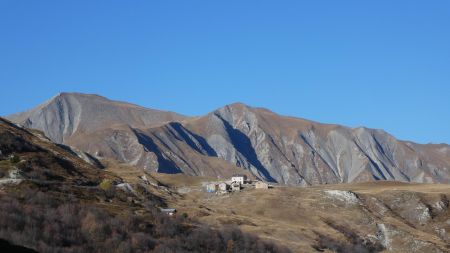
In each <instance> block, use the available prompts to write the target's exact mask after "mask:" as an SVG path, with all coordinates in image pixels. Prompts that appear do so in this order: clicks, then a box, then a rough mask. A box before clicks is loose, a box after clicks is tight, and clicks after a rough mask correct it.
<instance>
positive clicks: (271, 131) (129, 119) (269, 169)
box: [9, 93, 450, 185]
mask: <svg viewBox="0 0 450 253" xmlns="http://www.w3.org/2000/svg"><path fill="white" fill-rule="evenodd" d="M63 94H64V95H62V96H63V97H68V99H65V100H63V101H61V102H60V101H59V100H57V99H56V100H51V101H50V103H48V104H45V103H44V104H45V106H47V107H49V108H51V109H47V110H46V109H45V108H44V107H42V106H38V107H36V108H35V109H32V110H30V111H28V112H26V113H22V114H16V115H13V116H11V117H9V119H11V120H12V121H15V122H16V123H19V124H23V125H25V126H26V127H30V128H36V129H39V130H42V131H43V132H44V133H45V134H46V135H47V136H48V137H49V138H50V139H52V140H53V141H56V142H59V143H63V144H67V145H70V146H75V147H76V148H79V149H80V150H82V151H85V152H87V153H90V154H91V155H93V156H95V157H97V158H108V159H115V160H118V161H120V162H123V163H127V164H130V165H134V166H138V167H140V168H143V169H147V170H151V171H160V172H166V173H179V172H184V173H187V174H190V175H202V176H214V177H225V176H228V175H229V174H230V173H232V172H237V171H248V172H250V173H251V174H253V175H254V176H255V177H257V178H260V179H263V180H267V181H272V182H278V183H284V184H298V185H316V184H328V183H344V182H360V181H372V180H396V181H406V182H440V183H449V182H450V146H448V145H446V144H417V143H414V142H410V141H400V140H397V139H396V138H395V137H394V136H392V135H390V134H389V133H387V132H386V131H384V130H382V129H370V128H367V127H356V128H350V127H346V126H342V125H337V124H323V123H319V122H315V121H310V120H306V119H302V118H296V117H292V116H283V115H280V114H277V113H275V112H272V111H270V110H268V109H266V108H260V107H251V106H248V105H245V104H243V103H240V102H236V103H232V104H229V105H225V106H223V107H220V108H218V109H216V110H214V111H212V112H210V113H208V114H206V115H203V116H196V117H186V116H182V115H179V114H176V113H171V112H163V111H159V110H153V109H147V108H143V107H139V106H135V105H132V104H128V103H123V102H117V101H111V100H108V99H107V98H104V97H100V98H101V100H102V103H104V104H101V105H100V106H99V104H100V103H99V102H98V99H99V98H98V97H99V96H96V95H85V94H81V93H75V94H74V93H69V94H65V93H63ZM86 96H88V97H89V96H94V97H89V99H80V98H79V97H82V98H86ZM74 97H75V98H74ZM77 100H78V102H79V100H82V102H83V105H82V106H83V108H82V109H80V110H79V111H81V112H79V111H77V108H78V107H77V106H78V105H77V104H76V103H77ZM58 103H59V104H58ZM123 104H126V106H125V109H124V106H123ZM55 107H56V108H57V109H54V108H55ZM52 108H53V109H52ZM85 108H88V109H85ZM105 108H106V109H105ZM141 110H142V111H141ZM83 113H84V115H82V114H83ZM105 114H106V115H105ZM58 115H59V116H58ZM77 115H78V116H77ZM80 115H81V116H80ZM49 119H51V120H49ZM53 119H55V120H53ZM90 121H95V123H93V122H90Z"/></svg>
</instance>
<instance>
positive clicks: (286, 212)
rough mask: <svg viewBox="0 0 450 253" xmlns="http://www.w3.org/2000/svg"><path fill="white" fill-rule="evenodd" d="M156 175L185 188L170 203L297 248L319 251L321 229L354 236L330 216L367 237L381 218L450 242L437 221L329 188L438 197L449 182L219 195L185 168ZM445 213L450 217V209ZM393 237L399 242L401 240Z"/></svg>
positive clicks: (386, 197) (440, 244) (389, 196)
mask: <svg viewBox="0 0 450 253" xmlns="http://www.w3.org/2000/svg"><path fill="white" fill-rule="evenodd" d="M152 176H154V177H155V178H158V181H160V182H162V183H164V184H167V185H169V186H170V187H171V188H173V189H174V190H175V189H184V192H181V193H180V195H179V196H177V197H175V198H172V199H168V202H169V205H170V206H172V207H175V208H177V209H178V210H179V212H186V213H188V214H189V216H191V217H195V218H197V219H199V220H200V221H202V222H205V223H207V224H211V225H223V224H234V225H237V226H239V227H240V228H241V229H242V230H243V231H247V232H251V233H254V234H257V235H259V236H260V237H262V238H267V239H271V240H274V241H276V242H278V243H280V244H282V245H286V246H288V247H289V248H290V249H292V250H293V251H294V252H317V251H316V249H315V248H313V245H315V244H316V243H317V238H318V234H321V235H327V236H329V237H331V238H333V239H335V240H338V241H342V242H348V241H349V239H348V238H346V237H345V236H344V235H343V234H342V233H340V232H338V231H336V229H334V228H333V227H331V226H330V225H329V222H331V223H333V224H337V225H342V226H344V227H347V228H348V229H350V230H352V231H356V233H357V234H358V235H360V236H361V237H367V236H368V235H371V236H373V237H375V236H376V233H377V226H376V224H387V225H389V226H391V225H392V226H395V227H396V228H398V229H399V230H400V231H402V232H401V233H405V235H406V236H412V238H415V239H417V240H419V241H424V242H427V243H432V244H433V245H435V246H436V247H437V248H440V249H445V248H446V244H445V242H444V241H443V240H442V239H440V238H439V237H437V236H436V234H434V233H433V232H432V230H431V226H432V225H430V226H424V227H415V226H414V225H411V224H409V223H408V222H406V221H405V220H404V219H403V218H401V217H398V216H396V215H394V214H389V215H387V214H386V215H385V216H383V215H380V214H378V213H376V212H375V211H373V210H369V209H368V207H367V206H366V203H365V202H364V203H363V204H349V203H346V202H343V201H340V200H337V199H334V198H332V197H330V196H329V195H327V194H326V193H325V191H326V190H342V191H352V192H355V193H356V194H357V195H358V197H359V198H361V199H362V200H361V201H363V200H365V199H368V198H370V197H375V198H377V199H380V201H384V202H386V203H388V202H389V201H391V200H392V201H394V200H393V198H394V197H396V196H397V195H398V194H402V193H405V192H406V193H411V194H415V193H417V194H420V196H421V198H424V199H428V200H429V201H435V199H438V198H439V196H442V195H446V196H450V186H449V185H435V184H407V183H398V182H371V183H358V184H340V185H323V186H315V187H308V188H300V187H275V188H273V189H269V190H256V189H248V190H244V191H242V192H239V193H232V194H226V195H215V194H210V193H206V192H205V191H204V189H203V187H202V183H204V182H206V181H210V180H211V179H209V178H199V177H189V176H185V175H181V174H180V175H167V174H166V175H164V174H153V175H152ZM445 215H447V216H445V217H448V218H450V212H449V213H447V214H445ZM327 222H328V223H327ZM392 243H393V245H395V244H396V241H395V240H394V241H393V242H392ZM397 246H398V245H397ZM397 246H396V247H397ZM398 247H403V246H402V245H400V246H398ZM405 247H406V246H405ZM433 247H434V246H433Z"/></svg>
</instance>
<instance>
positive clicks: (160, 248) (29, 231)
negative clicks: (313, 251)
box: [0, 190, 289, 253]
mask: <svg viewBox="0 0 450 253" xmlns="http://www.w3.org/2000/svg"><path fill="white" fill-rule="evenodd" d="M150 208H151V207H150ZM149 212H150V214H151V215H149V216H148V217H147V218H143V217H141V216H137V215H135V214H133V213H129V214H128V215H120V216H114V215H111V214H109V213H108V212H106V211H104V210H103V209H99V208H95V207H94V206H92V205H86V204H82V203H80V202H78V201H76V200H74V199H65V200H62V199H58V198H55V197H53V196H52V195H50V194H48V193H44V192H41V191H31V190H30V191H29V192H27V193H26V194H20V196H19V195H17V196H15V195H14V194H9V195H0V238H4V239H7V240H8V241H11V242H12V243H14V244H17V245H23V246H26V247H29V248H33V249H35V250H37V251H39V252H71V253H72V252H73V253H75V252H86V253H89V252H127V253H132V252H289V251H288V250H287V249H285V248H282V247H278V246H276V245H274V244H272V243H269V242H266V241H263V240H261V239H260V238H258V237H256V236H252V235H249V234H246V233H243V232H242V231H240V230H239V229H237V228H222V229H212V228H210V227H207V226H204V225H201V224H197V223H193V222H192V221H191V220H188V219H187V217H185V216H184V215H180V216H177V217H169V216H167V215H164V214H162V213H160V212H159V211H158V210H157V209H155V208H151V209H150V210H149Z"/></svg>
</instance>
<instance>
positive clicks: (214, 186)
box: [206, 183, 219, 193]
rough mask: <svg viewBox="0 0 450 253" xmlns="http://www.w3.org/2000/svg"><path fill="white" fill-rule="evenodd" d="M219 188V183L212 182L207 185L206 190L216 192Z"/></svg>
mask: <svg viewBox="0 0 450 253" xmlns="http://www.w3.org/2000/svg"><path fill="white" fill-rule="evenodd" d="M218 190H219V184H216V183H211V184H208V185H206V191H207V192H209V193H212V192H216V191H218Z"/></svg>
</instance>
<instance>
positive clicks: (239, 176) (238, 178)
mask: <svg viewBox="0 0 450 253" xmlns="http://www.w3.org/2000/svg"><path fill="white" fill-rule="evenodd" d="M246 181H247V176H246V175H242V174H235V175H233V176H232V177H231V182H238V183H240V184H244V183H245V182H246Z"/></svg>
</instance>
